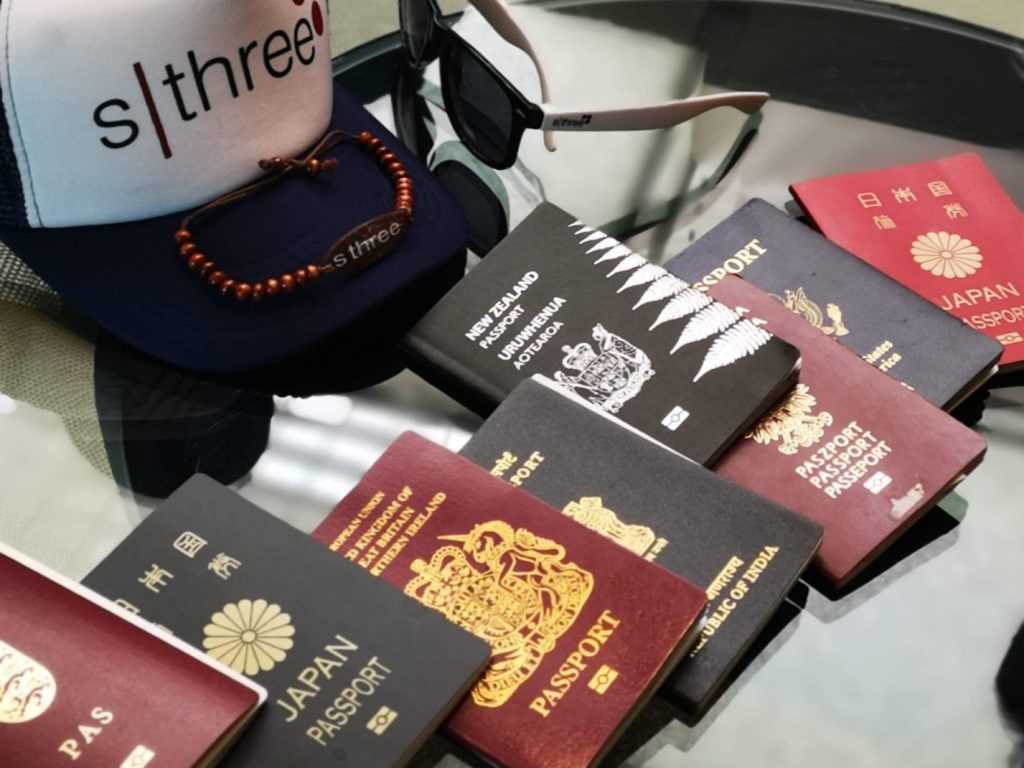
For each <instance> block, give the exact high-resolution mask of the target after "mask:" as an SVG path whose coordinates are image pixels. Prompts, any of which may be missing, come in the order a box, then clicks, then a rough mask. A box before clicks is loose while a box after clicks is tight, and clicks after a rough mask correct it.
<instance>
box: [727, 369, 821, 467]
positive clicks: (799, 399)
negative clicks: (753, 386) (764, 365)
mask: <svg viewBox="0 0 1024 768" xmlns="http://www.w3.org/2000/svg"><path fill="white" fill-rule="evenodd" d="M817 404H818V400H817V398H816V397H814V395H812V394H811V390H810V389H809V388H808V386H807V385H806V384H803V383H800V384H797V385H796V386H795V387H794V388H793V389H792V391H791V392H790V393H789V396H788V397H787V398H786V400H785V402H783V404H782V405H780V406H779V407H778V408H776V409H775V410H774V411H772V412H771V413H770V414H768V415H767V416H765V417H764V418H763V419H762V420H761V421H760V422H759V423H758V425H757V426H756V427H754V429H752V430H751V431H750V433H749V434H748V435H747V439H748V440H753V441H754V442H755V443H758V444H760V445H771V444H772V443H776V442H777V443H779V453H784V454H786V455H787V456H792V455H794V454H795V453H797V452H798V451H799V450H800V449H801V448H810V447H811V446H812V445H814V444H815V443H817V442H818V441H819V440H821V438H822V437H823V436H824V435H825V427H829V426H831V425H832V414H831V413H828V412H827V411H822V412H821V413H819V414H817V415H814V414H813V413H812V411H813V410H814V406H816V405H817Z"/></svg>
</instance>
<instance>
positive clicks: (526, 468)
mask: <svg viewBox="0 0 1024 768" xmlns="http://www.w3.org/2000/svg"><path fill="white" fill-rule="evenodd" d="M543 462H544V456H543V455H542V454H541V453H540V452H539V451H534V452H533V453H531V454H530V457H529V458H528V459H526V461H524V462H523V466H521V467H520V468H519V469H517V470H516V473H515V474H514V475H512V477H510V478H509V480H508V481H509V482H510V483H512V485H519V486H521V485H522V484H523V483H524V482H525V481H527V480H529V479H530V475H532V474H533V473H534V472H535V471H536V469H537V467H539V466H540V465H541V464H542V463H543Z"/></svg>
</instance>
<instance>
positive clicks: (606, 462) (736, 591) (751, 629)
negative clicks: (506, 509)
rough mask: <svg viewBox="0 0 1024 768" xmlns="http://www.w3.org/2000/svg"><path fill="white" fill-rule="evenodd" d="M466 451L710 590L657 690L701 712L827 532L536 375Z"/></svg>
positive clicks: (568, 514) (508, 479)
mask: <svg viewBox="0 0 1024 768" xmlns="http://www.w3.org/2000/svg"><path fill="white" fill-rule="evenodd" d="M461 453H462V455H463V456H465V457H466V458H468V459H471V460H472V461H473V462H475V463H476V464H479V465H480V466H481V467H483V468H484V469H487V470H488V471H489V472H490V473H491V474H492V475H494V476H495V477H499V478H501V479H503V480H505V481H506V482H509V483H511V484H512V485H515V486H518V487H520V488H522V489H523V490H525V491H527V492H528V493H530V494H531V495H533V496H536V497H537V498H539V499H540V500H541V501H544V502H546V503H548V504H550V505H551V506H552V507H554V508H555V509H558V510H561V511H562V514H564V515H565V516H566V517H568V518H570V519H572V520H575V521H576V522H578V523H580V524H581V525H584V526H586V527H587V528H590V529H591V530H593V531H595V532H597V533H600V534H601V535H603V536H605V537H606V538H608V539H611V540H612V541H614V542H616V543H617V544H619V545H620V546H622V547H624V548H626V549H628V550H630V551H632V552H633V553H635V554H637V555H639V556H640V557H642V558H644V559H645V560H648V561H650V562H653V563H657V564H658V565H660V566H662V567H664V568H666V569H668V570H669V571H671V572H672V573H674V574H676V575H677V576H680V577H681V578H684V579H686V580H688V581H691V582H693V583H695V584H699V585H701V586H702V587H704V589H705V591H706V593H707V595H708V601H709V609H708V622H707V624H706V625H705V626H704V629H703V632H702V634H701V638H700V640H699V641H698V643H697V645H696V647H695V648H694V650H693V651H691V653H690V654H688V656H687V658H686V659H685V660H684V661H683V662H682V663H681V664H680V665H679V666H678V667H677V668H676V669H675V670H674V671H673V672H672V674H671V675H670V676H669V679H668V680H667V681H666V683H665V684H664V685H663V686H662V688H661V691H660V693H661V695H662V696H665V697H666V698H668V699H670V700H671V701H672V702H673V703H674V704H676V705H677V706H679V707H681V708H682V709H684V710H686V711H687V712H688V713H689V714H691V715H694V716H699V715H700V714H701V713H702V712H703V711H704V710H705V709H706V708H707V706H708V705H709V704H710V703H711V702H713V700H714V698H715V696H716V695H717V693H718V692H719V689H720V687H721V685H722V683H723V681H724V680H725V679H726V678H727V677H728V674H729V672H730V670H731V669H732V668H733V666H734V665H735V664H736V663H737V661H738V660H739V659H740V657H741V656H742V655H743V653H744V652H745V651H746V649H747V648H748V647H749V646H750V643H751V642H752V641H753V639H754V638H755V637H756V636H757V635H758V634H759V633H760V631H761V629H762V628H763V627H764V625H765V624H766V623H767V621H768V619H769V618H770V617H771V616H772V614H774V612H775V610H776V608H777V607H778V606H779V604H780V603H781V602H782V600H783V598H784V597H785V596H786V594H787V593H788V592H789V590H790V588H791V587H792V586H793V584H794V583H795V582H796V580H797V578H798V577H799V576H800V574H801V573H802V572H803V571H804V569H805V568H806V567H807V566H808V565H809V564H810V560H811V557H812V556H813V555H814V553H815V552H816V551H817V549H818V545H819V544H820V543H821V537H822V529H821V526H820V525H818V524H817V523H814V522H811V521H810V520H807V519H805V518H803V517H801V516H800V515H797V514H795V513H793V512H790V511H789V510H788V509H785V508H783V507H781V506H779V505H778V504H775V503H774V502H771V501H768V500H767V499H764V498H762V497H760V496H757V495H756V494H754V493H751V492H749V491H747V490H745V489H744V488H741V487H740V486H738V485H736V484H734V483H732V482H729V481H728V480H725V479H723V478H721V477H719V476H718V475H716V474H714V473H713V472H711V471H710V470H707V469H705V468H703V467H701V466H700V465H699V464H695V463H694V462H692V461H690V460H689V459H686V458H684V457H682V456H680V455H678V454H676V453H673V452H671V451H668V450H666V449H665V448H664V447H662V446H660V445H658V444H656V443H655V442H653V441H652V440H651V439H650V438H648V437H646V436H644V435H643V434H642V433H640V432H638V431H637V430H635V429H632V428H631V427H628V426H626V425H624V424H623V423H622V422H620V421H618V420H617V419H615V418H614V417H611V416H608V415H607V414H604V413H603V412H602V411H601V410H600V409H598V408H595V407H594V406H592V405H589V404H588V403H586V401H583V400H581V399H574V398H573V397H572V396H571V395H567V394H565V393H564V392H563V391H562V390H560V389H558V388H557V387H555V386H554V385H553V384H551V383H550V382H546V381H545V380H543V379H540V378H539V377H537V379H535V380H527V381H524V382H522V383H521V384H519V386H517V387H516V388H515V390H514V391H513V392H512V394H511V395H509V397H508V398H506V399H505V401H504V402H503V403H502V404H501V405H500V406H498V409H497V410H496V411H495V412H494V413H493V414H492V415H491V417H490V418H489V419H488V420H487V422H486V423H485V424H484V425H483V426H482V427H481V428H480V430H479V431H478V432H477V433H476V435H475V436H474V437H473V439H472V440H470V441H469V443H468V444H467V445H466V446H465V447H464V448H463V449H462V452H461Z"/></svg>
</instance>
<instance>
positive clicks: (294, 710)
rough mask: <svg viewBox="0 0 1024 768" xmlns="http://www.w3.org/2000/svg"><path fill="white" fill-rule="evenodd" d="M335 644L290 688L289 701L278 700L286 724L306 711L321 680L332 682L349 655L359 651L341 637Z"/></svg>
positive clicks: (288, 690) (327, 648) (338, 636)
mask: <svg viewBox="0 0 1024 768" xmlns="http://www.w3.org/2000/svg"><path fill="white" fill-rule="evenodd" d="M334 640H335V642H334V643H328V644H327V645H325V646H324V650H323V654H322V655H317V656H315V657H314V658H313V661H312V662H311V663H310V665H309V666H308V667H306V668H305V669H303V670H302V671H301V672H299V674H298V675H297V676H296V678H295V685H292V686H289V687H288V689H287V691H286V693H287V694H288V699H289V700H290V703H289V701H285V700H284V699H278V700H277V701H276V702H275V703H276V704H277V705H278V706H279V707H281V708H282V709H283V710H284V711H285V712H286V713H287V717H286V718H285V722H286V723H291V722H294V721H295V720H296V719H297V718H298V716H299V713H300V712H302V711H303V710H305V709H306V704H305V701H306V699H311V698H315V697H316V695H317V694H318V693H320V689H321V682H320V681H321V680H330V679H331V677H332V675H333V674H334V673H335V672H336V671H337V670H338V669H340V668H341V667H342V666H344V664H345V662H346V661H348V659H349V657H348V655H347V654H348V653H350V652H351V651H358V650H359V646H358V645H356V644H355V643H353V642H352V641H351V640H348V639H347V638H345V637H343V636H341V635H335V636H334Z"/></svg>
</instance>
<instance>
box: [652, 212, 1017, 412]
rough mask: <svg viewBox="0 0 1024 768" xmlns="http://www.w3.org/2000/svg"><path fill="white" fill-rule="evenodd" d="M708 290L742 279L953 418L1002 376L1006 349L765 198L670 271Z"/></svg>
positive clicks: (702, 241)
mask: <svg viewBox="0 0 1024 768" xmlns="http://www.w3.org/2000/svg"><path fill="white" fill-rule="evenodd" d="M665 266H666V267H667V268H668V270H669V271H670V272H672V273H673V274H675V275H677V276H679V277H680V278H682V279H684V280H688V281H691V282H692V283H693V286H694V287H695V288H697V289H699V290H704V291H706V290H708V289H710V288H711V287H712V286H713V285H716V284H717V283H718V282H719V281H721V280H722V278H724V277H725V275H727V274H739V275H742V277H743V278H744V279H746V280H748V281H750V282H751V283H753V284H754V285H756V286H757V287H758V288H760V289H761V290H762V291H765V292H766V293H769V294H771V295H772V296H774V297H775V298H776V299H778V300H779V301H781V302H782V303H783V304H784V305H785V306H786V308H787V309H789V310H790V311H792V312H794V313H796V314H797V315H799V316H800V317H802V318H803V319H804V320H806V321H807V322H808V323H810V324H811V325H813V326H814V327H816V328H817V329H818V330H819V331H821V332H822V333H824V334H825V335H826V336H828V337H830V338H832V339H834V340H835V341H838V342H839V343H840V344H842V345H843V346H844V347H848V348H849V349H851V350H853V351H854V352H856V353H857V354H858V355H860V356H861V357H862V358H863V359H864V360H866V361H868V362H869V363H871V364H872V365H874V366H875V367H876V368H878V369H879V370H881V371H885V372H886V373H888V374H889V375H890V376H892V377H893V378H894V379H896V380H897V381H902V382H903V383H904V384H906V385H907V386H909V387H910V388H911V389H913V390H914V391H916V392H917V393H918V394H919V395H921V396H922V397H924V398H925V399H927V400H929V401H930V402H932V403H934V404H935V405H937V406H939V407H940V408H943V409H945V410H950V409H952V408H953V407H954V406H956V405H957V404H958V403H959V402H960V401H962V400H963V399H964V398H965V397H967V396H968V395H970V394H971V392H973V391H974V390H975V389H977V388H978V387H979V386H980V385H981V384H982V383H984V381H985V380H987V379H988V378H989V377H990V376H991V375H992V374H993V373H994V372H995V370H996V365H997V363H998V361H999V356H1000V354H1002V350H1003V348H1002V346H1001V345H1000V344H999V343H998V342H996V341H994V340H992V339H990V338H988V337H987V336H985V335H984V334H983V333H981V332H980V331H976V330H974V329H973V328H971V327H969V326H967V325H965V324H964V323H962V322H960V321H959V320H957V319H956V318H954V317H952V316H951V315H949V314H948V313H946V312H943V311H942V310H941V309H939V308H938V307H936V306H935V305H934V304H932V303H931V302H929V301H928V300H926V299H924V298H922V297H920V296H918V295H917V294H916V293H914V292H913V291H911V290H909V289H908V288H905V287H904V286H902V285H901V284H899V283H898V282H896V281H894V280H893V279H891V278H890V277H889V276H887V275H885V274H884V273H882V272H880V271H878V270H877V269H875V268H874V267H872V266H871V265H870V264H868V263H867V262H865V261H861V260H860V259H858V258H857V257H856V256H854V255H853V254H851V253H848V252H847V251H844V250H843V249H842V248H840V247H839V246H837V245H835V244H833V243H831V242H829V241H828V240H826V239H825V238H824V237H822V236H821V235H819V234H818V233H817V232H815V231H813V230H812V229H810V228H809V227H807V226H805V225H804V224H801V223H800V222H798V221H795V220H793V219H791V218H790V217H789V216H787V215H786V214H785V213H783V212H782V211H779V210H778V209H776V208H773V207H772V206H771V205H769V204H768V203H766V202H764V201H763V200H751V201H750V202H749V203H747V204H746V205H745V206H743V207H742V208H741V209H740V210H739V211H737V212H736V213H734V214H733V215H732V216H730V217H729V218H727V219H726V220H725V221H723V222H722V223H721V224H719V225H718V226H717V227H715V228H714V229H712V230H711V231H710V232H708V233H707V234H706V235H705V236H704V237H702V238H701V239H700V240H698V241H697V242H695V243H694V244H693V245H691V246H690V247H689V248H687V249H686V250H685V251H683V252H682V253H681V254H679V255H678V256H676V257H675V258H674V259H672V260H671V261H669V262H668V264H666V265H665Z"/></svg>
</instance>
